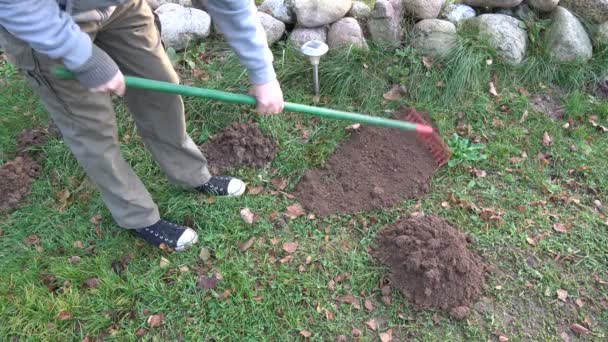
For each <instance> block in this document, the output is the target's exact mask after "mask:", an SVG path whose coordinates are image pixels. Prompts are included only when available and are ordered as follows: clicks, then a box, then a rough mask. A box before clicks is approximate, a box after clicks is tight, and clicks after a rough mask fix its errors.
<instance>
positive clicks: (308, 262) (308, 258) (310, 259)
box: [306, 255, 312, 265]
mask: <svg viewBox="0 0 608 342" xmlns="http://www.w3.org/2000/svg"><path fill="white" fill-rule="evenodd" d="M311 262H312V257H311V256H310V255H309V256H307V257H306V265H310V263H311Z"/></svg>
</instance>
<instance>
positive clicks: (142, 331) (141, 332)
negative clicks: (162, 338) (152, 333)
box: [135, 328, 148, 337]
mask: <svg viewBox="0 0 608 342" xmlns="http://www.w3.org/2000/svg"><path fill="white" fill-rule="evenodd" d="M147 333H148V330H147V329H146V328H139V329H137V332H136V333H135V336H137V337H144V336H145V335H146V334H147Z"/></svg>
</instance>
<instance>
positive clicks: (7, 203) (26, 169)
mask: <svg viewBox="0 0 608 342" xmlns="http://www.w3.org/2000/svg"><path fill="white" fill-rule="evenodd" d="M41 170H42V166H41V165H40V163H38V162H37V161H35V160H34V159H32V158H31V157H30V156H27V155H26V156H22V157H17V158H15V160H12V161H9V162H7V163H5V164H4V165H2V166H0V212H2V211H9V210H13V209H16V208H18V207H19V206H20V205H21V203H22V202H23V200H24V199H25V197H26V196H27V195H29V194H30V192H31V189H32V182H33V181H34V178H36V177H37V176H38V175H39V174H40V171H41Z"/></svg>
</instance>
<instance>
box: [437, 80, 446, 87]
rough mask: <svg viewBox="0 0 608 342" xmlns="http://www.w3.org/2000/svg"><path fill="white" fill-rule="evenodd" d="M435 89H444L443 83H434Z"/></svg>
mask: <svg viewBox="0 0 608 342" xmlns="http://www.w3.org/2000/svg"><path fill="white" fill-rule="evenodd" d="M435 87H437V88H443V87H445V82H443V81H439V82H437V83H435Z"/></svg>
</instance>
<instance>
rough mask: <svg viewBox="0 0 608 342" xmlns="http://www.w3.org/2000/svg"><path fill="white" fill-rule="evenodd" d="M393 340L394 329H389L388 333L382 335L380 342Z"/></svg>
mask: <svg viewBox="0 0 608 342" xmlns="http://www.w3.org/2000/svg"><path fill="white" fill-rule="evenodd" d="M392 340H393V329H388V330H387V331H386V332H383V333H380V341H382V342H391V341H392Z"/></svg>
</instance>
